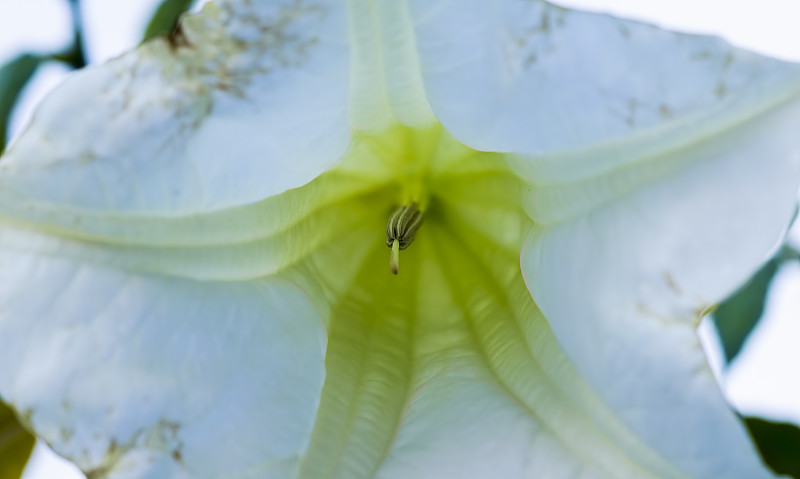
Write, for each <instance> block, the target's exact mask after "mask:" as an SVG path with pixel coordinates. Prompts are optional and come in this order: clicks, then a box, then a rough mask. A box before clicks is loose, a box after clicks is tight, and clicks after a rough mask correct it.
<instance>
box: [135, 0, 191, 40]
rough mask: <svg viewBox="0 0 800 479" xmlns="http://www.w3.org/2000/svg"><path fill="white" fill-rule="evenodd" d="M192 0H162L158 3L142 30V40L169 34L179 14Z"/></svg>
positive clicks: (174, 27)
mask: <svg viewBox="0 0 800 479" xmlns="http://www.w3.org/2000/svg"><path fill="white" fill-rule="evenodd" d="M192 3H193V0H164V1H163V2H161V5H159V7H158V9H157V10H156V13H155V14H154V15H153V18H152V19H151V20H150V24H149V25H147V30H145V32H144V40H143V41H145V42H146V41H147V40H150V39H151V38H154V37H158V36H162V35H170V34H171V33H172V32H173V31H174V30H175V29H176V28H177V26H178V19H180V16H181V15H182V14H183V13H184V12H186V10H188V9H189V7H191V6H192Z"/></svg>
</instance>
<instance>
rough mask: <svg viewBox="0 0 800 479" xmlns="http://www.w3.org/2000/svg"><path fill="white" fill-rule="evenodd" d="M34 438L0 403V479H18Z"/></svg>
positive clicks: (10, 411)
mask: <svg viewBox="0 0 800 479" xmlns="http://www.w3.org/2000/svg"><path fill="white" fill-rule="evenodd" d="M34 442H36V438H35V437H34V436H33V434H31V433H29V432H28V431H27V430H26V429H25V428H23V427H22V425H21V424H20V423H19V421H17V417H16V416H15V415H14V412H13V411H12V410H11V408H9V407H8V406H6V405H5V404H3V403H0V479H19V478H20V477H21V476H22V471H23V469H25V464H27V463H28V458H29V457H30V455H31V451H32V450H33V444H34Z"/></svg>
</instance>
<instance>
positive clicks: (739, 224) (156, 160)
mask: <svg viewBox="0 0 800 479" xmlns="http://www.w3.org/2000/svg"><path fill="white" fill-rule="evenodd" d="M799 93H800V67H798V66H795V65H790V64H786V63H781V62H777V61H773V60H769V59H766V58H763V57H759V56H756V55H753V54H750V53H747V52H743V51H740V50H736V49H733V48H731V47H730V46H728V45H727V44H725V43H724V42H722V41H721V40H718V39H713V38H708V37H697V36H688V35H680V34H675V33H669V32H665V31H663V30H659V29H657V28H654V27H651V26H647V25H642V24H639V23H635V22H627V21H622V20H617V19H614V18H612V17H608V16H604V15H594V14H588V13H581V12H575V11H568V10H564V9H561V8H557V7H554V6H551V5H549V4H546V3H542V2H538V1H525V2H523V1H517V0H505V1H499V2H486V1H484V2H480V1H477V0H467V1H463V2H462V1H456V0H437V1H425V0H410V1H408V2H399V1H398V2H392V1H375V2H368V1H366V0H352V1H349V2H333V1H330V2H325V1H323V2H306V1H288V0H287V1H280V2H266V1H265V2H252V1H246V0H240V1H236V0H228V1H223V2H220V3H219V5H218V6H216V5H214V4H210V5H208V6H206V7H205V8H204V11H203V13H202V14H201V15H199V16H196V17H191V18H189V19H188V20H187V21H185V22H184V24H183V27H182V29H181V31H180V32H179V33H178V34H177V35H175V36H173V37H172V39H171V40H169V41H167V40H157V41H155V42H153V43H149V44H147V45H144V46H142V47H140V48H139V49H138V50H136V51H135V52H132V53H130V54H127V55H125V56H123V57H121V58H119V59H117V60H114V61H112V62H110V63H108V64H106V65H104V66H100V67H93V68H90V69H88V70H86V71H84V72H80V73H78V74H76V75H75V77H74V78H73V79H71V80H70V81H69V82H68V83H67V84H65V85H64V86H63V87H61V88H60V89H59V90H57V91H56V92H55V93H54V94H53V95H52V96H51V97H50V98H49V99H48V100H47V101H45V103H44V104H43V106H42V108H41V109H40V111H39V112H38V113H37V115H36V118H35V120H34V122H33V124H32V126H31V127H30V128H29V130H28V131H27V132H26V133H25V134H24V135H23V136H22V137H21V138H20V140H19V142H18V143H17V144H16V145H14V147H13V148H12V149H11V150H10V151H9V152H8V154H7V155H6V156H5V157H4V158H3V160H2V161H0V271H2V273H3V274H2V275H0V364H13V365H14V367H12V368H8V367H5V368H0V394H3V398H4V399H6V400H8V401H9V402H11V403H12V404H13V405H14V406H15V407H16V408H17V410H18V411H20V412H21V413H22V415H23V418H24V419H25V420H26V421H28V423H29V424H30V425H31V426H33V428H34V429H35V430H36V431H37V433H38V434H40V435H41V436H42V437H44V438H45V439H46V440H47V441H48V442H49V443H50V444H51V445H52V446H53V447H54V449H56V450H57V451H58V452H60V453H62V454H64V455H66V456H68V457H70V458H71V459H73V460H74V461H76V463H77V464H78V465H80V466H81V467H82V468H83V469H85V470H87V471H93V472H94V474H96V475H97V477H109V478H113V479H127V478H129V477H130V478H134V477H145V478H153V479H155V478H181V479H183V478H187V479H188V478H202V479H206V478H208V479H211V478H217V477H226V478H228V477H230V478H254V479H255V478H262V477H274V478H303V479H306V478H307V479H319V478H341V479H359V478H369V477H379V478H381V479H395V478H396V479H401V478H402V479H405V478H408V477H422V478H424V477H429V478H431V479H434V478H436V479H439V478H451V477H453V478H455V477H475V478H476V479H477V478H480V479H483V478H486V479H490V478H494V477H500V476H501V477H509V478H517V477H518V478H540V477H547V478H548V479H549V478H554V479H577V478H579V479H589V478H592V479H594V478H597V479H601V478H608V479H612V478H613V479H620V478H624V479H646V478H648V479H654V478H661V479H663V478H674V479H683V478H697V479H701V478H702V479H705V478H718V477H722V478H726V479H738V478H741V479H754V478H762V477H771V475H770V474H769V473H768V472H767V470H766V469H765V468H764V467H763V466H762V465H761V463H760V460H759V458H758V455H757V453H756V452H755V450H754V448H753V446H752V444H751V443H750V441H749V439H748V438H747V436H746V433H745V431H744V428H743V427H742V425H741V424H740V422H739V421H738V419H737V418H736V416H735V415H734V413H733V412H732V411H731V410H730V409H729V408H728V406H727V404H726V403H725V401H724V399H723V397H722V395H721V394H720V392H719V388H718V386H717V385H716V384H715V382H714V379H713V376H712V375H711V373H710V372H709V370H708V367H707V365H706V362H705V357H704V356H703V352H702V349H701V348H700V344H699V341H698V339H697V335H696V332H695V326H696V323H697V320H698V318H699V315H700V314H701V312H702V310H703V309H704V308H706V307H708V306H709V305H710V304H712V303H713V302H715V301H717V300H719V299H720V298H721V297H723V296H724V295H725V294H727V293H728V292H730V291H731V290H732V289H733V288H735V287H736V285H737V284H738V283H740V282H741V281H742V280H744V279H745V277H746V276H747V274H748V273H749V272H751V271H752V270H753V269H755V268H756V267H757V265H758V263H759V261H761V260H763V259H764V258H765V257H766V255H767V254H768V253H769V251H770V249H771V248H773V247H774V245H775V244H776V243H777V241H778V240H779V239H780V236H781V234H782V232H783V230H784V229H785V227H786V224H787V223H788V221H789V219H790V216H791V213H792V210H793V208H794V203H795V195H796V192H797V186H798V183H800V161H799V159H800V141H798V140H796V139H795V138H797V137H798V136H797V135H793V132H794V131H795V130H796V128H795V125H798V124H799V123H800V104H799V103H800V102H798V101H797V100H796V98H797V97H798V94H799ZM77 108H82V110H81V112H80V115H79V116H76V109H77ZM438 123H441V126H439V125H438ZM442 127H443V128H442ZM451 135H452V136H451ZM464 145H466V146H464ZM468 147H471V148H472V149H470V148H468ZM476 150H480V151H476ZM491 152H499V153H498V154H495V153H491ZM415 195H416V196H415ZM423 197H424V198H423ZM417 198H423V199H424V200H425V203H427V204H426V205H425V208H427V209H426V211H425V215H426V216H425V222H424V224H423V226H422V228H421V229H420V231H419V233H418V239H417V240H416V243H415V244H414V245H413V246H412V247H411V248H409V250H407V251H404V252H403V256H402V258H403V259H402V265H403V266H402V268H401V274H400V275H398V276H396V277H395V276H392V275H391V274H390V273H389V271H388V267H387V266H388V265H387V260H388V250H387V249H386V245H385V243H384V242H385V240H386V238H385V236H384V229H385V226H386V219H387V218H388V215H389V214H391V213H392V211H393V209H394V208H396V207H397V206H398V203H399V202H400V203H402V202H407V201H410V200H415V199H417ZM528 232H530V234H529V235H528V236H527V240H524V238H525V234H526V233H528ZM523 243H524V244H523ZM523 246H524V247H523ZM520 250H522V253H521V255H522V256H521V265H522V273H524V275H525V280H526V282H527V285H526V284H525V283H523V279H522V275H521V273H520V268H519V264H520ZM526 286H527V289H526ZM528 289H529V290H530V291H528ZM531 296H532V297H533V300H535V301H536V304H534V303H533V301H532V300H531ZM540 310H541V311H540ZM551 330H552V331H551ZM328 334H330V336H328ZM570 361H571V362H572V363H574V364H572V363H570Z"/></svg>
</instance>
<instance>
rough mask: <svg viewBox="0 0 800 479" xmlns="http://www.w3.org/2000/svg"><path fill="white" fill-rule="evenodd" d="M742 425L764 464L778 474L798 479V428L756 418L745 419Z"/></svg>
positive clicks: (799, 452)
mask: <svg viewBox="0 0 800 479" xmlns="http://www.w3.org/2000/svg"><path fill="white" fill-rule="evenodd" d="M744 423H745V425H746V426H747V429H748V430H749V431H750V436H752V437H753V441H755V443H756V446H757V447H758V450H759V452H760V453H761V457H762V458H764V462H765V463H766V464H767V465H768V466H769V467H770V468H771V469H772V470H773V471H775V472H776V473H778V474H786V475H788V476H790V477H794V478H795V479H800V428H798V427H797V426H795V425H793V424H786V423H780V422H772V421H767V420H765V419H761V418H757V417H746V418H744Z"/></svg>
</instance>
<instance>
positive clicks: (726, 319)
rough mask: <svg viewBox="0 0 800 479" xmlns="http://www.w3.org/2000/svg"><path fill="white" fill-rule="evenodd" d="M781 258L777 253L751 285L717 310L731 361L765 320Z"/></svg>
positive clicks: (723, 339) (725, 348) (731, 297)
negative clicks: (766, 302) (758, 324)
mask: <svg viewBox="0 0 800 479" xmlns="http://www.w3.org/2000/svg"><path fill="white" fill-rule="evenodd" d="M781 260H782V258H781V257H778V256H776V257H775V258H772V259H771V260H769V261H767V263H766V264H764V266H762V267H761V269H760V270H758V271H757V272H756V274H754V275H753V277H752V278H750V281H748V282H747V284H745V285H744V286H743V287H742V288H741V289H739V290H738V291H737V292H735V293H734V294H733V295H731V296H730V297H729V298H728V299H726V300H725V301H724V302H723V303H722V304H720V305H719V308H718V309H717V310H716V312H715V313H714V323H715V324H716V326H717V332H718V333H719V337H720V342H721V343H722V349H723V352H724V353H725V358H726V359H727V360H728V363H730V362H731V361H733V360H734V358H736V355H737V354H739V351H741V349H742V346H743V345H744V342H745V341H746V340H747V337H748V336H749V335H750V333H751V332H752V331H753V329H754V328H755V326H756V324H757V323H758V320H759V319H761V315H762V313H763V312H764V301H765V299H766V296H767V291H768V290H769V285H770V283H771V282H772V278H773V277H774V276H775V273H776V272H777V271H778V267H779V266H780V263H781Z"/></svg>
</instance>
